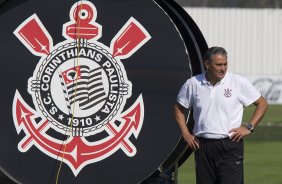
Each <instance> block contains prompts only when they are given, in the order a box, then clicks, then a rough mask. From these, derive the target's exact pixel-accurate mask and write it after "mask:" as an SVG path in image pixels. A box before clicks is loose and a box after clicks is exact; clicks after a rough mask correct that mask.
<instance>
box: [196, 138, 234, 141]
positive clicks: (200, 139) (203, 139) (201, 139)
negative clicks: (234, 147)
mask: <svg viewBox="0 0 282 184" xmlns="http://www.w3.org/2000/svg"><path fill="white" fill-rule="evenodd" d="M196 138H197V139H198V140H199V141H200V142H210V141H223V140H231V139H230V138H229V137H224V138H220V139H210V138H204V137H196Z"/></svg>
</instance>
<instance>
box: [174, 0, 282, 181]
mask: <svg viewBox="0 0 282 184" xmlns="http://www.w3.org/2000/svg"><path fill="white" fill-rule="evenodd" d="M176 2H178V3H179V4H180V5H181V6H182V7H183V8H184V9H185V10H186V11H187V13H188V14H189V15H190V16H191V17H192V18H193V20H194V21H195V22H196V24H197V25H198V27H199V28H200V30H201V32H202V34H203V36H204V37H205V39H206V42H207V44H208V46H209V47H211V46H222V47H224V48H225V49H226V50H227V52H228V62H229V63H228V64H229V68H228V70H229V71H230V72H233V73H238V74H240V75H242V76H244V77H246V78H247V79H249V80H250V81H251V82H252V83H253V84H254V85H255V86H256V88H257V89H258V90H259V91H260V92H261V93H262V94H263V96H264V97H265V98H266V99H267V101H268V103H269V104H270V107H269V110H268V112H267V114H266V115H265V117H264V119H263V120H262V122H261V123H260V126H259V127H257V128H256V129H255V131H254V132H253V133H252V134H251V135H250V136H248V137H247V138H246V139H245V160H244V162H245V165H244V178H245V183H249V184H253V183H255V184H266V183H268V184H281V183H282V175H281V170H282V158H281V156H282V58H281V52H282V9H281V8H282V0H176ZM253 110H254V106H253V105H251V106H250V107H247V108H245V110H244V118H243V121H245V122H247V121H249V120H250V118H251V115H252V111H253ZM194 166H195V164H194V155H191V156H190V157H189V158H188V159H187V160H186V162H185V163H184V164H183V165H181V166H180V168H179V172H178V183H179V184H194V183H196V182H195V172H194Z"/></svg>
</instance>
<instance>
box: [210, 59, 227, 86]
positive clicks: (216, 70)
mask: <svg viewBox="0 0 282 184" xmlns="http://www.w3.org/2000/svg"><path fill="white" fill-rule="evenodd" d="M205 66H206V68H207V73H208V77H209V78H210V80H212V81H216V82H218V81H220V80H221V79H222V78H223V77H224V76H225V74H226V71H227V56H225V55H221V54H216V55H213V56H212V57H211V60H210V61H205Z"/></svg>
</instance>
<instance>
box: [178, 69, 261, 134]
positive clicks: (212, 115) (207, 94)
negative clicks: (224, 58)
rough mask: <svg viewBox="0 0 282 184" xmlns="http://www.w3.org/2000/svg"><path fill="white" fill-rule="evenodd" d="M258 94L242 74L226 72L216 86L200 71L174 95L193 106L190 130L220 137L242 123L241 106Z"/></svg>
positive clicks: (179, 100) (186, 105) (179, 101)
mask: <svg viewBox="0 0 282 184" xmlns="http://www.w3.org/2000/svg"><path fill="white" fill-rule="evenodd" d="M260 96H261V94H260V93H259V92H258V91H257V90H256V89H255V88H254V86H253V85H252V84H251V83H250V82H249V81H248V80H247V79H245V78H243V77H241V76H239V75H235V74H231V73H228V72H227V73H226V75H225V76H224V78H223V79H222V80H221V81H220V82H218V83H217V84H216V85H215V86H213V85H211V84H210V82H208V81H207V80H206V78H205V74H200V75H197V76H195V77H192V78H190V79H188V80H187V81H186V82H185V83H184V85H183V86H182V88H181V90H180V91H179V94H178V96H177V101H178V103H180V104H181V105H182V106H183V107H185V108H190V107H193V117H194V121H195V125H194V130H193V134H194V135H195V136H199V137H204V138H213V139H219V138H224V137H227V136H228V132H229V130H231V129H232V128H238V127H239V126H240V125H241V123H242V117H243V107H244V106H249V105H250V104H252V103H253V102H255V101H256V100H257V99H259V97H260Z"/></svg>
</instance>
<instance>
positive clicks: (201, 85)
mask: <svg viewBox="0 0 282 184" xmlns="http://www.w3.org/2000/svg"><path fill="white" fill-rule="evenodd" d="M203 59H204V64H205V67H206V72H205V73H203V74H200V75H197V76H194V77H192V78H190V79H188V80H187V81H186V82H185V83H184V85H183V86H182V88H181V90H180V91H179V94H178V96H177V103H176V105H175V111H174V113H175V118H176V121H177V123H178V125H179V127H180V129H181V132H182V135H183V138H184V140H185V141H186V142H187V143H188V145H189V146H190V147H191V148H192V149H193V150H194V151H195V163H196V179H197V184H240V183H241V179H242V174H243V139H242V138H243V137H244V136H247V135H249V134H250V133H251V132H252V131H253V129H254V128H255V127H256V126H257V125H258V123H259V121H260V120H261V119H262V117H263V115H264V113H265V112H266V110H267V107H268V104H267V102H266V100H265V99H264V98H263V96H261V94H260V93H259V92H258V91H257V90H256V89H255V88H254V86H253V85H252V84H251V83H250V82H249V81H247V80H246V79H245V78H243V77H241V76H239V75H235V74H231V73H228V72H227V52H226V51H225V49H224V48H221V47H211V48H209V49H208V51H207V52H206V53H205V55H204V58H203ZM250 104H254V105H255V106H256V108H255V111H254V113H253V116H252V118H251V119H250V121H249V123H248V124H246V125H241V123H242V116H243V108H244V106H249V105H250ZM189 108H192V109H193V118H194V121H195V125H194V129H193V132H189V130H188V128H187V125H186V118H185V109H189Z"/></svg>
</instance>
